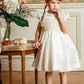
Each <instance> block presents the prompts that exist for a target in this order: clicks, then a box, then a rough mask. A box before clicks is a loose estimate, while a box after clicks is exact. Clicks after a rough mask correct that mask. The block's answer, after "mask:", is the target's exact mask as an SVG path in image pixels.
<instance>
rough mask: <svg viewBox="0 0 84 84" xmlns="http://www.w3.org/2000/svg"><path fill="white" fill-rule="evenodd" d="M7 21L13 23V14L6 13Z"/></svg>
mask: <svg viewBox="0 0 84 84" xmlns="http://www.w3.org/2000/svg"><path fill="white" fill-rule="evenodd" d="M4 16H5V19H6V21H7V22H11V21H12V14H8V13H5V15H4Z"/></svg>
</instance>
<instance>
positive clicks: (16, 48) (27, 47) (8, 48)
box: [1, 41, 35, 51]
mask: <svg viewBox="0 0 84 84" xmlns="http://www.w3.org/2000/svg"><path fill="white" fill-rule="evenodd" d="M33 43H34V41H28V45H10V46H1V51H22V50H33V49H35V48H34V47H33V46H32V44H33Z"/></svg>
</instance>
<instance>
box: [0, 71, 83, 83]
mask: <svg viewBox="0 0 84 84" xmlns="http://www.w3.org/2000/svg"><path fill="white" fill-rule="evenodd" d="M67 75H68V84H84V72H68V73H67ZM38 76H39V80H38V84H45V72H39V75H38ZM1 79H2V84H9V73H8V72H1ZM13 84H22V78H21V72H13ZM26 84H35V83H34V72H26ZM53 84H60V80H59V75H58V73H57V72H53Z"/></svg>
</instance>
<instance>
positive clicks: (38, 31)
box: [35, 22, 41, 42]
mask: <svg viewBox="0 0 84 84" xmlns="http://www.w3.org/2000/svg"><path fill="white" fill-rule="evenodd" d="M40 33H41V24H40V22H39V23H38V26H37V30H36V33H35V42H39V37H40Z"/></svg>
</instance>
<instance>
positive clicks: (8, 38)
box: [3, 22, 11, 41]
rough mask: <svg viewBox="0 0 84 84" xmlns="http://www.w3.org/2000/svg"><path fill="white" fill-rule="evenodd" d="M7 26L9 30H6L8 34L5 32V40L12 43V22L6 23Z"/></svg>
mask: <svg viewBox="0 0 84 84" xmlns="http://www.w3.org/2000/svg"><path fill="white" fill-rule="evenodd" d="M6 24H7V28H6V32H5V35H4V38H3V40H6V39H7V40H9V41H10V29H11V27H10V22H6Z"/></svg>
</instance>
